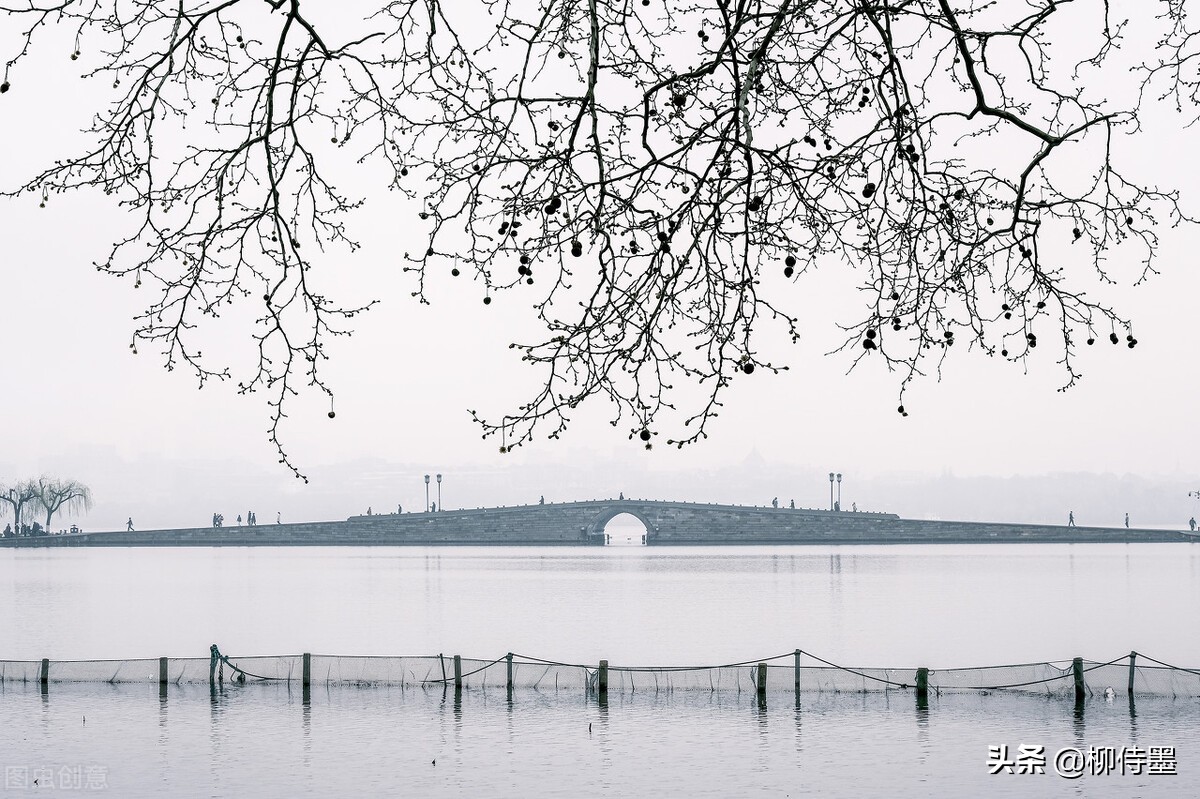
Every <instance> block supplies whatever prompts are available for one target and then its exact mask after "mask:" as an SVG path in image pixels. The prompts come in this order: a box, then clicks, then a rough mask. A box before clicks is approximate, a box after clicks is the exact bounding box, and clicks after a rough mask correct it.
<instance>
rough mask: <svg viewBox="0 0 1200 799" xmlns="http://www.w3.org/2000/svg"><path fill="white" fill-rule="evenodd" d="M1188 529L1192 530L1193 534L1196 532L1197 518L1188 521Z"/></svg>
mask: <svg viewBox="0 0 1200 799" xmlns="http://www.w3.org/2000/svg"><path fill="white" fill-rule="evenodd" d="M1188 527H1191V528H1192V532H1193V533H1194V532H1196V517H1195V516H1193V517H1192V518H1190V519H1188Z"/></svg>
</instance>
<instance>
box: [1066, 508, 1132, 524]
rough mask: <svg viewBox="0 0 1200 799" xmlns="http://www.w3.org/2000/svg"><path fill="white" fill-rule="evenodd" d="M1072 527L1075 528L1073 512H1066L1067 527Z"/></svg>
mask: <svg viewBox="0 0 1200 799" xmlns="http://www.w3.org/2000/svg"><path fill="white" fill-rule="evenodd" d="M1074 526H1075V511H1068V512H1067V527H1074ZM1126 526H1128V525H1126Z"/></svg>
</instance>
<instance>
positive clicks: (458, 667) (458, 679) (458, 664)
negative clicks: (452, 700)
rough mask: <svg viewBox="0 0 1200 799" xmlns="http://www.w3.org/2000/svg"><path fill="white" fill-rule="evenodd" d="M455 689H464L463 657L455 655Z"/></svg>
mask: <svg viewBox="0 0 1200 799" xmlns="http://www.w3.org/2000/svg"><path fill="white" fill-rule="evenodd" d="M454 690H455V691H461V690H462V658H461V657H459V656H458V655H455V656H454Z"/></svg>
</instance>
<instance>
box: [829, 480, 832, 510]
mask: <svg viewBox="0 0 1200 799" xmlns="http://www.w3.org/2000/svg"><path fill="white" fill-rule="evenodd" d="M829 509H830V510H833V472H830V473H829Z"/></svg>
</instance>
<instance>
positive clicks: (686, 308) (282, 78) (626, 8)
mask: <svg viewBox="0 0 1200 799" xmlns="http://www.w3.org/2000/svg"><path fill="white" fill-rule="evenodd" d="M1127 8H1128V9H1129V13H1131V14H1136V15H1137V17H1136V20H1135V21H1136V22H1137V23H1138V25H1140V26H1141V27H1140V28H1139V30H1140V33H1139V34H1138V35H1137V36H1136V37H1134V39H1133V40H1132V41H1126V36H1127V35H1128V34H1129V28H1128V27H1127V24H1126V21H1125V20H1124V19H1121V18H1120V16H1119V13H1120V12H1119V10H1118V6H1117V5H1116V4H1115V3H1113V2H1111V1H1110V0H1095V2H1086V3H1085V2H1071V0H1025V2H1002V3H995V2H991V1H990V0H528V2H513V1H512V0H509V1H507V2H506V1H505V0H461V1H460V2H455V3H444V2H440V0H390V1H389V0H377V2H375V3H374V4H371V3H369V2H366V1H365V0H364V2H359V3H337V4H318V3H301V2H300V0H265V2H264V0H170V1H169V2H167V1H166V0H162V1H161V2H159V1H158V0H87V2H83V0H28V2H21V3H14V2H13V0H0V10H2V11H3V12H5V17H4V18H5V20H6V22H5V24H6V26H7V27H8V28H9V29H10V31H15V30H17V28H19V35H15V36H10V38H9V40H8V41H9V42H10V52H9V53H8V54H7V55H4V56H3V58H4V60H5V67H4V75H3V84H2V85H0V90H3V91H5V92H13V93H16V92H18V91H29V92H33V91H36V90H37V87H38V82H39V77H38V75H37V73H36V72H34V71H33V69H32V68H31V67H27V64H30V63H31V62H32V60H33V58H34V55H35V53H37V52H38V51H39V49H41V48H45V47H51V46H57V45H58V44H59V42H61V35H60V33H61V32H62V31H68V32H69V34H70V37H71V41H72V44H71V46H70V49H69V51H67V52H65V53H64V55H63V57H66V56H67V55H69V56H70V58H71V59H74V60H75V64H76V65H77V66H78V68H79V69H80V70H81V72H82V76H83V77H84V78H87V79H90V80H91V81H92V82H93V84H94V85H97V86H101V87H103V88H104V89H105V90H106V91H105V92H97V94H96V96H97V97H102V96H104V95H105V93H106V92H107V91H108V90H109V87H111V95H110V100H111V102H108V103H107V104H106V105H104V104H101V105H99V106H98V108H97V113H96V116H95V121H94V124H93V125H92V127H91V129H90V130H89V131H88V133H89V134H90V137H91V138H90V141H91V145H90V146H88V147H86V148H84V149H83V150H82V151H80V152H75V153H70V154H67V155H66V156H65V157H64V158H61V159H60V160H57V161H55V162H54V163H53V164H52V165H47V166H46V167H45V168H44V169H43V170H42V171H40V172H38V173H37V174H33V175H31V176H30V177H29V179H28V181H27V182H26V183H24V185H22V186H20V187H14V188H13V189H12V190H11V191H10V195H9V196H14V197H15V196H19V195H30V194H32V195H33V196H34V198H35V199H40V201H41V202H42V203H43V204H44V203H46V202H47V201H48V200H49V199H50V198H51V197H52V196H53V195H54V194H56V193H59V192H63V191H70V190H78V189H84V188H98V189H102V190H103V191H104V192H105V193H106V194H108V195H111V196H112V198H113V201H115V202H117V203H119V204H121V205H122V206H124V207H125V208H127V209H129V210H130V211H131V212H133V218H134V221H133V222H132V223H131V225H130V227H129V229H128V230H127V231H125V232H124V233H123V234H122V235H121V236H120V237H119V239H118V240H117V241H116V243H115V245H114V246H113V248H112V250H111V251H110V252H108V253H107V255H106V256H105V257H103V258H102V259H100V260H99V262H98V264H97V266H98V268H99V269H101V270H103V271H106V272H110V273H112V274H115V275H121V276H128V277H130V278H132V280H133V281H134V282H135V285H141V284H149V285H150V286H151V288H152V290H153V293H152V299H151V301H150V303H149V305H148V306H147V308H146V311H145V313H144V314H143V315H141V317H140V318H139V325H138V327H137V329H136V331H135V332H134V334H133V340H132V342H131V344H130V346H131V347H132V348H133V349H134V350H135V351H136V349H137V347H138V346H139V345H142V344H146V343H152V344H154V345H156V346H158V347H161V348H162V350H163V351H164V353H165V358H166V365H167V366H168V367H169V368H177V367H185V368H187V369H190V370H191V371H192V372H194V374H195V375H197V376H198V377H199V379H200V381H201V383H202V384H203V382H204V381H207V380H211V379H214V378H216V379H222V380H224V379H233V380H235V381H236V382H237V385H238V387H239V389H240V390H241V391H243V392H253V391H259V390H262V391H266V392H268V394H267V396H268V402H269V403H270V405H271V409H272V421H271V425H270V428H269V436H270V439H271V441H272V442H274V444H275V446H276V447H277V448H278V449H279V454H280V459H281V462H284V463H286V464H287V465H288V466H289V467H290V468H292V470H293V471H294V472H296V474H297V475H299V474H300V473H299V472H298V471H296V467H295V466H293V465H292V462H291V459H290V458H289V457H288V455H287V454H286V453H285V451H284V449H283V446H282V444H281V442H280V437H279V434H280V423H281V421H282V419H283V418H284V416H285V408H287V407H289V405H288V403H289V400H290V398H292V397H294V396H295V395H296V393H297V392H298V391H300V390H303V389H308V390H315V391H318V392H324V393H325V394H327V395H328V396H329V398H330V408H331V409H330V411H329V414H330V416H332V415H333V410H332V398H333V392H332V389H331V387H330V386H329V385H327V384H326V382H325V380H324V378H323V372H322V370H321V365H322V362H323V361H324V360H325V359H326V358H327V344H328V342H329V341H330V340H331V338H332V337H335V336H338V335H343V334H346V333H348V332H349V330H350V324H351V323H350V321H349V320H350V319H351V318H352V317H354V316H355V315H356V314H358V313H360V312H363V311H365V310H367V308H369V307H370V305H371V304H373V303H367V304H360V305H354V304H347V303H345V302H339V300H338V299H337V297H335V296H333V294H334V293H335V290H331V289H329V288H328V287H329V286H330V285H331V284H332V283H334V282H335V281H336V280H337V273H336V271H335V266H336V263H337V262H338V261H339V260H341V259H342V258H344V253H346V252H353V251H354V250H355V249H356V248H357V247H358V242H359V238H357V237H356V236H355V235H354V234H353V233H352V232H351V230H350V229H349V228H348V226H347V225H348V221H349V220H350V219H351V218H352V217H353V216H354V214H355V212H356V211H358V210H359V208H360V206H361V205H362V203H363V201H364V198H365V196H366V194H367V191H366V189H358V190H355V189H353V188H351V179H350V178H349V175H351V174H353V170H354V169H355V168H358V169H361V171H362V172H363V173H364V174H365V175H367V176H369V177H370V178H378V177H379V176H380V175H381V174H382V175H383V176H384V177H385V178H386V180H387V182H388V183H389V184H390V187H391V188H392V189H395V190H396V191H398V192H400V193H402V194H403V195H404V196H405V197H406V198H407V199H408V200H409V201H411V202H412V203H419V210H417V211H415V212H414V217H415V218H412V217H410V218H406V219H404V221H403V222H401V223H399V224H398V227H399V232H398V233H399V235H402V236H403V241H404V242H405V244H404V245H403V246H402V247H401V248H400V249H403V248H404V247H407V248H408V252H407V253H405V260H406V264H405V268H406V269H407V270H408V271H409V272H410V273H411V275H410V277H411V278H412V281H413V290H414V291H413V293H414V296H415V297H417V298H418V300H419V301H421V302H428V301H429V298H428V297H427V294H426V283H427V279H428V278H429V277H430V276H431V274H432V270H439V271H440V270H446V271H449V272H450V274H451V275H453V276H456V277H459V276H461V278H462V279H463V280H467V281H471V283H470V284H469V285H464V286H463V290H464V291H474V292H476V294H477V296H478V297H479V299H480V300H481V301H482V302H483V303H491V302H492V300H493V298H496V299H500V298H501V297H503V296H505V293H506V292H508V293H509V294H510V295H511V294H515V293H517V292H524V293H525V294H524V296H525V297H526V298H528V299H532V300H534V301H535V302H536V303H537V306H536V307H537V308H538V309H539V310H538V314H539V319H540V322H541V323H542V324H543V325H544V327H545V330H546V333H545V336H544V338H542V339H541V340H534V341H529V342H517V343H514V344H513V345H512V346H513V347H514V348H515V349H516V351H517V352H516V353H515V354H517V355H519V356H520V357H521V358H522V359H523V360H524V361H525V362H527V363H529V364H531V365H532V366H533V367H534V368H535V369H537V370H540V374H536V375H535V376H534V379H535V380H537V382H536V383H535V386H537V387H538V388H536V390H534V391H532V392H531V393H530V395H529V397H528V400H527V401H526V402H524V403H522V404H520V405H519V407H517V408H514V409H507V413H504V411H505V409H498V410H495V411H490V412H486V413H479V414H476V413H475V412H474V411H473V412H472V415H473V416H474V417H475V419H476V421H477V422H478V423H479V424H480V425H481V426H482V430H483V432H484V435H485V436H488V435H493V434H496V433H500V434H501V438H502V441H503V445H502V447H501V449H502V451H503V450H505V449H506V448H508V447H513V446H519V445H521V444H524V443H526V442H528V441H530V440H531V439H532V437H533V436H534V435H535V432H537V431H540V432H542V433H545V434H547V435H549V436H550V437H551V438H553V437H557V436H558V435H559V434H560V433H561V432H562V431H563V430H564V429H565V427H566V425H567V423H568V420H569V417H570V416H571V415H572V411H573V410H574V409H576V408H578V407H579V406H580V405H581V404H582V403H584V402H585V401H587V400H589V399H590V398H592V397H596V396H600V397H607V398H608V400H610V401H611V404H612V407H613V409H614V411H613V419H612V422H613V424H614V426H618V427H620V426H622V425H623V426H624V427H625V429H626V430H627V432H628V434H629V436H630V437H631V438H636V439H637V440H639V441H644V442H646V446H650V442H651V441H652V439H653V437H654V436H655V435H659V434H660V433H661V434H665V435H666V436H667V439H666V440H667V443H669V444H678V445H679V446H682V445H684V444H687V443H691V442H694V441H696V440H698V439H699V438H701V437H704V436H705V435H706V433H705V430H706V427H707V424H708V422H709V420H711V419H712V418H713V417H714V416H715V415H716V414H717V412H718V410H719V408H720V405H721V398H722V396H723V395H722V390H723V389H724V388H725V387H727V386H728V385H729V384H730V383H731V381H733V380H735V379H738V380H741V379H745V375H749V374H751V373H752V372H754V371H755V369H756V368H757V369H765V370H771V371H774V370H778V369H781V368H787V367H786V366H785V365H783V364H782V363H779V362H778V359H776V362H772V360H771V359H772V358H774V357H775V356H773V355H769V354H764V353H768V352H774V351H775V350H776V349H777V348H775V347H773V346H772V344H771V342H772V341H774V340H782V341H788V340H791V341H794V340H796V339H797V338H798V337H799V336H800V335H801V332H802V330H803V324H802V322H801V320H800V319H799V318H798V314H796V313H795V312H793V311H791V310H789V308H790V305H791V303H790V301H789V292H790V291H791V289H792V288H793V287H792V284H793V283H794V282H795V281H796V280H798V279H800V277H801V276H802V275H804V274H805V273H806V272H808V271H810V270H812V269H814V267H816V266H823V267H824V266H827V265H829V266H831V267H832V268H837V267H838V264H839V262H841V263H843V264H845V265H848V266H849V269H844V268H843V271H844V272H845V273H846V274H847V275H849V276H848V277H847V278H846V280H847V281H849V282H850V284H851V285H854V286H857V287H858V288H859V289H861V291H862V295H861V296H862V302H861V304H860V306H859V307H860V311H859V313H857V314H856V315H854V316H853V317H852V318H848V319H843V320H840V322H839V325H840V329H841V331H842V333H841V335H842V338H841V341H842V342H843V344H842V347H841V350H842V351H843V357H846V358H847V360H848V361H849V362H850V363H851V364H853V363H858V362H859V361H860V360H861V359H863V358H874V359H882V361H883V363H885V364H886V366H887V367H888V368H889V369H891V370H894V371H895V373H896V386H897V394H898V396H899V399H900V406H899V409H898V410H899V412H900V413H905V410H904V405H903V398H904V390H905V387H906V386H908V385H909V384H910V382H911V381H912V380H914V379H915V378H916V377H917V376H919V375H921V374H923V373H925V372H928V371H930V369H933V368H936V369H940V368H941V364H942V362H943V360H944V359H945V357H946V355H947V353H948V352H949V351H950V349H951V348H952V347H954V346H955V345H956V344H958V347H959V350H962V349H972V350H974V351H976V352H977V353H978V354H981V355H982V356H984V357H986V356H1000V357H1003V358H1007V359H1009V360H1012V361H1018V362H1020V361H1023V360H1025V359H1027V358H1029V357H1031V356H1032V355H1034V350H1035V348H1037V347H1038V345H1039V344H1041V345H1043V346H1042V348H1041V350H1039V351H1038V354H1040V353H1042V352H1046V351H1047V350H1048V351H1049V353H1050V355H1049V357H1052V358H1054V359H1055V360H1057V361H1058V362H1059V363H1060V364H1061V368H1062V369H1063V374H1064V379H1063V386H1064V388H1065V387H1068V386H1070V385H1072V384H1073V383H1074V382H1075V380H1076V379H1077V378H1078V377H1079V375H1080V371H1079V369H1078V367H1077V356H1078V350H1079V347H1080V346H1081V344H1083V343H1084V342H1086V344H1092V343H1093V342H1094V341H1096V340H1097V339H1100V340H1109V341H1111V342H1112V343H1113V344H1121V345H1124V346H1127V347H1130V348H1132V347H1134V346H1135V345H1136V344H1137V340H1136V338H1135V337H1134V335H1133V330H1132V328H1131V324H1130V322H1129V320H1127V319H1126V318H1124V317H1123V316H1121V315H1120V314H1119V312H1118V311H1117V310H1116V309H1114V308H1112V307H1110V306H1109V305H1108V304H1105V302H1104V301H1103V300H1102V299H1101V298H1099V297H1097V296H1096V295H1095V292H1094V291H1092V289H1094V288H1095V287H1096V286H1098V285H1100V284H1103V283H1105V282H1108V281H1110V280H1112V279H1115V278H1121V279H1124V280H1128V281H1130V282H1139V281H1140V280H1141V279H1142V278H1144V277H1145V276H1147V275H1148V274H1149V273H1152V272H1153V271H1155V269H1156V261H1155V256H1156V253H1157V251H1158V248H1159V239H1158V234H1157V232H1156V230H1158V229H1160V228H1161V227H1162V226H1170V225H1174V224H1177V223H1178V222H1180V221H1182V220H1185V219H1187V217H1186V216H1185V214H1184V212H1183V211H1182V210H1181V208H1180V206H1179V204H1178V197H1177V195H1176V193H1175V192H1174V191H1171V190H1169V189H1160V188H1158V187H1156V186H1154V185H1152V184H1151V183H1150V182H1149V181H1145V180H1141V179H1139V176H1138V175H1137V174H1136V173H1135V167H1134V160H1133V159H1132V158H1131V152H1132V151H1136V149H1137V148H1138V147H1139V140H1138V135H1139V131H1140V129H1141V126H1142V125H1143V121H1144V120H1143V116H1144V110H1145V109H1146V108H1148V107H1150V106H1154V105H1161V106H1165V107H1168V108H1169V107H1171V106H1174V107H1175V108H1176V109H1179V110H1183V111H1184V112H1185V118H1186V119H1187V120H1191V119H1194V118H1195V113H1194V112H1195V107H1196V106H1195V100H1196V97H1195V93H1196V91H1197V86H1198V85H1200V83H1198V82H1197V80H1196V76H1197V73H1196V63H1197V59H1198V58H1200V47H1198V43H1200V40H1198V39H1197V38H1196V32H1195V31H1194V30H1193V29H1192V28H1190V27H1188V25H1189V20H1188V18H1187V17H1186V14H1185V11H1186V3H1185V0H1143V2H1139V3H1131V4H1128V6H1127ZM1131 170H1134V171H1131ZM339 248H340V250H341V251H342V252H341V253H337V254H336V255H335V254H333V253H331V250H333V251H334V252H336V251H337V250H338V249H339ZM1117 254H1119V256H1120V258H1121V260H1122V262H1124V263H1133V264H1135V265H1136V269H1135V270H1134V272H1133V273H1132V274H1129V273H1127V272H1125V271H1124V270H1113V268H1112V266H1111V263H1110V261H1109V259H1110V258H1113V257H1115V255H1117ZM1114 271H1115V274H1114ZM535 278H536V283H535ZM239 304H240V305H242V306H244V307H248V308H250V309H251V310H252V312H253V315H254V316H255V317H257V322H256V324H255V325H254V326H253V329H252V330H251V331H250V333H249V335H250V336H251V337H252V340H253V342H254V345H255V348H256V354H257V358H256V360H257V365H256V366H255V367H253V368H251V370H250V372H249V373H248V374H245V375H240V376H239V375H235V374H233V373H231V370H230V368H229V367H228V366H227V365H222V364H210V363H208V362H207V361H205V360H204V359H203V357H202V353H201V349H200V345H199V343H198V342H199V332H200V331H201V330H202V329H203V328H205V327H206V325H208V324H211V323H212V320H213V319H215V318H216V317H218V316H219V315H220V314H223V313H232V312H233V310H232V309H228V308H227V307H226V306H227V305H234V306H236V305H239ZM481 313H482V310H481ZM766 331H770V333H769V337H767V338H764V333H765V332H766ZM764 342H766V343H764ZM697 389H698V390H697Z"/></svg>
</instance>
